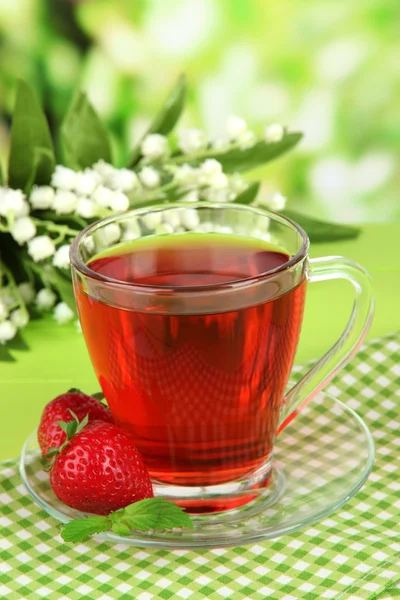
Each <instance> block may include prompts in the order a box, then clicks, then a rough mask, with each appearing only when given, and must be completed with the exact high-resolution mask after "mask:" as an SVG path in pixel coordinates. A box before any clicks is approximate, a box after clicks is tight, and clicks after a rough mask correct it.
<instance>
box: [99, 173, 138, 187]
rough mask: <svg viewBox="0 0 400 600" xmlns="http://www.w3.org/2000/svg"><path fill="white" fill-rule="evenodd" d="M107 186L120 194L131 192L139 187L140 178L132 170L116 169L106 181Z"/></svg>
mask: <svg viewBox="0 0 400 600" xmlns="http://www.w3.org/2000/svg"><path fill="white" fill-rule="evenodd" d="M106 184H107V186H108V187H110V188H111V189H112V190H118V191H120V192H130V191H131V190H134V189H135V188H137V186H138V178H137V175H136V173H134V172H133V171H131V170H130V169H114V171H113V173H111V174H110V175H109V176H108V177H107V180H106Z"/></svg>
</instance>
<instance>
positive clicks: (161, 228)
mask: <svg viewBox="0 0 400 600" xmlns="http://www.w3.org/2000/svg"><path fill="white" fill-rule="evenodd" d="M167 233H174V228H173V226H172V225H170V224H169V223H161V224H160V225H157V227H156V228H155V234H156V235H165V234H167Z"/></svg>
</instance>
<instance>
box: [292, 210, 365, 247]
mask: <svg viewBox="0 0 400 600" xmlns="http://www.w3.org/2000/svg"><path fill="white" fill-rule="evenodd" d="M283 214H284V215H286V216H287V217H289V219H293V221H295V222H296V223H298V225H300V227H302V228H303V229H304V231H305V232H306V234H307V235H308V237H309V238H310V241H311V242H314V243H319V242H336V241H338V240H352V239H355V238H356V237H358V236H359V235H360V233H361V229H360V228H359V227H353V226H350V225H339V224H337V223H328V222H326V221H320V220H317V219H313V218H311V217H307V216H306V215H303V214H301V213H298V212H296V211H294V210H285V211H283Z"/></svg>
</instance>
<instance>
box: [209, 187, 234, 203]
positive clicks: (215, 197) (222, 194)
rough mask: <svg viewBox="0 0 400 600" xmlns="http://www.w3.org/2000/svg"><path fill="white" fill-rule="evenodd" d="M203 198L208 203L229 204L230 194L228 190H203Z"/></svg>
mask: <svg viewBox="0 0 400 600" xmlns="http://www.w3.org/2000/svg"><path fill="white" fill-rule="evenodd" d="M204 197H205V198H206V200H208V201H209V202H229V200H230V192H229V190H228V189H226V188H223V189H213V188H210V189H208V190H205V192H204Z"/></svg>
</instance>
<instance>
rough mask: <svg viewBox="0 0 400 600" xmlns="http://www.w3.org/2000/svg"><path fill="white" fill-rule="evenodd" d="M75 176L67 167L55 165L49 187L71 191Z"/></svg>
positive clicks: (73, 186) (74, 183)
mask: <svg viewBox="0 0 400 600" xmlns="http://www.w3.org/2000/svg"><path fill="white" fill-rule="evenodd" d="M76 178H77V174H76V172H75V171H73V170H72V169H68V167H63V166H62V165H57V166H56V168H55V171H54V173H53V175H52V178H51V185H52V186H53V187H55V188H59V189H60V190H69V191H70V190H73V189H75V187H76Z"/></svg>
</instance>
